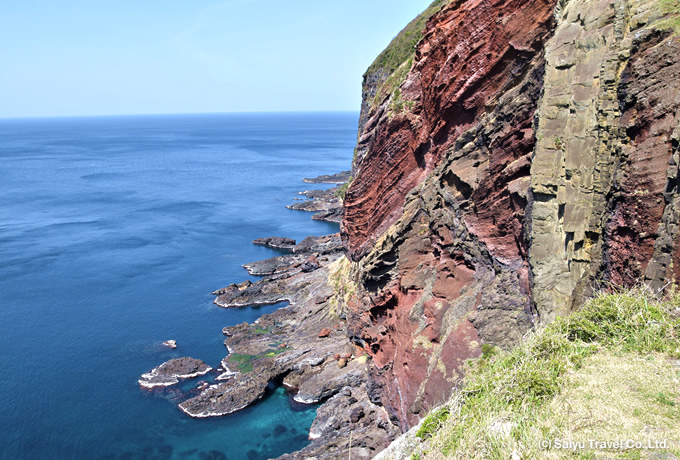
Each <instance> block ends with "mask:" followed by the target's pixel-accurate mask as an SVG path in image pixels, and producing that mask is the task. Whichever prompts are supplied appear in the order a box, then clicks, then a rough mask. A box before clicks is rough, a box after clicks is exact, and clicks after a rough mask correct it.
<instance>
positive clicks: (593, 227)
mask: <svg viewBox="0 0 680 460" xmlns="http://www.w3.org/2000/svg"><path fill="white" fill-rule="evenodd" d="M660 18H661V12H660V9H659V8H658V7H657V4H656V3H655V2H643V1H639V0H615V1H605V0H602V1H600V0H596V1H586V0H570V1H561V2H559V3H557V2H556V1H548V0H546V1H529V2H520V1H509V0H507V1H499V2H495V3H493V4H491V3H489V2H477V1H474V2H462V1H452V2H450V3H449V4H448V6H446V7H445V8H444V9H443V10H442V11H441V12H439V13H438V14H436V15H434V16H433V17H432V19H431V20H430V21H429V23H428V25H427V27H426V30H425V32H424V37H423V39H422V41H421V42H420V43H419V44H418V46H417V49H416V52H415V57H414V59H413V65H412V67H411V69H410V71H409V72H408V74H407V75H406V76H405V78H404V80H403V82H402V83H401V85H400V86H398V87H397V88H396V89H395V90H394V91H393V92H392V93H391V94H388V95H386V96H385V98H384V99H383V100H382V102H381V103H380V104H378V105H377V106H376V107H375V108H373V109H372V111H371V112H369V114H368V117H367V121H366V123H365V125H364V126H363V131H362V132H360V139H359V144H358V151H359V152H360V153H361V154H360V155H359V159H358V160H357V162H356V164H355V165H354V171H353V172H354V180H353V182H352V183H351V185H350V187H349V189H348V191H347V195H346V198H345V218H344V220H343V223H342V237H343V241H344V243H345V245H346V247H347V249H348V254H349V256H350V258H351V260H352V262H353V264H352V268H351V273H352V277H353V280H354V282H355V283H356V285H357V287H358V288H357V290H356V292H355V295H354V296H353V298H352V299H350V300H349V302H348V305H349V311H348V313H347V317H348V326H349V333H350V336H351V338H352V340H353V341H354V342H355V343H356V344H357V345H359V346H361V347H362V348H363V349H364V350H365V351H366V352H367V353H368V354H369V356H370V357H371V361H370V365H369V375H370V377H369V385H368V388H369V393H370V395H371V398H372V401H374V402H376V403H381V404H384V406H385V407H386V408H387V409H388V411H389V413H390V415H391V417H392V419H393V420H394V421H395V422H396V423H398V424H399V425H400V427H401V428H402V429H407V428H409V427H410V426H412V425H413V424H415V423H416V422H417V421H418V420H419V419H420V418H421V417H422V415H424V413H425V412H426V411H427V410H428V409H430V408H432V407H434V406H436V405H438V404H439V403H441V402H443V401H445V400H446V399H448V397H449V395H450V393H451V390H452V389H453V388H455V386H456V384H457V382H459V381H460V378H461V375H462V372H463V368H464V362H465V360H466V359H468V358H474V357H477V356H479V354H480V347H481V344H483V343H487V344H491V345H498V346H501V347H506V348H507V347H511V346H512V345H513V344H515V343H516V342H517V341H518V340H519V339H520V338H521V337H522V336H523V334H525V333H526V332H527V331H528V330H529V329H530V328H531V327H532V326H533V325H534V324H536V322H537V321H540V322H548V321H551V320H552V319H554V318H555V317H557V316H559V315H563V314H566V313H568V312H569V311H571V310H572V309H574V308H578V306H579V305H580V304H581V303H582V302H583V301H584V300H585V298H586V297H587V296H588V295H589V294H590V293H591V292H592V290H593V289H596V288H598V286H602V285H605V284H606V283H614V284H623V285H630V284H633V283H636V282H639V281H646V282H648V283H649V284H651V285H652V286H655V287H657V288H662V287H663V286H664V285H666V284H667V283H668V282H669V281H670V280H672V279H673V278H674V276H675V275H676V274H677V272H678V265H679V264H678V260H677V257H678V255H680V244H678V237H679V235H678V226H677V222H678V220H677V219H678V217H680V216H678V215H677V213H678V201H677V200H678V193H677V192H678V190H677V184H678V158H677V156H678V139H679V138H680V136H679V134H680V128H679V124H680V123H679V122H680V120H679V119H678V116H680V110H679V109H680V87H679V85H680V84H679V83H678V82H680V78H678V77H680V74H679V68H678V66H679V65H680V53H679V52H678V51H680V49H679V47H680V39H678V36H677V35H673V33H672V32H671V31H667V30H659V28H658V27H656V26H655V24H659V19H660ZM603 283H604V284H603Z"/></svg>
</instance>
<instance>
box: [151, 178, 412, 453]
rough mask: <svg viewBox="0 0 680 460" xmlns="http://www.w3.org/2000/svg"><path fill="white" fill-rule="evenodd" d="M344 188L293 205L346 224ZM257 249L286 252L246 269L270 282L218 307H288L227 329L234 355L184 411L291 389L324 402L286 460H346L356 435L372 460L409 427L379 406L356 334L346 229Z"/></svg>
mask: <svg viewBox="0 0 680 460" xmlns="http://www.w3.org/2000/svg"><path fill="white" fill-rule="evenodd" d="M345 176H348V172H345V173H341V174H340V175H333V176H320V177H318V178H312V179H308V178H305V179H304V182H307V183H335V184H337V182H333V181H334V180H340V179H344V180H346V178H347V177H345ZM337 188H338V187H337V186H336V187H332V188H329V189H326V190H314V191H305V192H301V193H302V194H304V195H305V196H307V198H308V199H307V200H305V201H301V202H299V205H298V203H295V205H298V206H295V205H293V206H287V207H288V208H289V209H296V210H306V211H311V212H315V213H316V214H315V215H314V217H317V218H320V219H322V220H329V221H331V222H339V220H340V219H341V218H342V207H341V206H342V202H341V200H340V199H339V198H338V197H337V196H336V189H337ZM319 215H321V216H320V217H319ZM328 216H330V218H327V217H328ZM253 244H258V245H263V246H268V247H271V248H273V249H277V250H279V251H281V252H284V254H283V255H280V256H276V257H272V258H270V259H265V260H261V261H257V262H252V263H246V264H243V267H244V268H245V269H246V270H247V271H248V272H249V273H250V274H251V275H256V276H260V277H262V278H261V279H259V280H257V281H255V282H251V281H244V282H242V283H234V284H231V285H229V286H227V287H225V288H222V289H218V290H215V291H214V292H213V295H215V300H214V303H215V304H216V305H218V306H220V307H222V308H240V307H246V306H261V305H272V304H276V303H279V302H283V301H286V302H288V303H289V305H287V306H284V307H281V308H279V309H277V310H275V311H274V312H272V313H269V314H265V315H262V316H261V317H259V318H258V319H257V320H255V321H254V322H253V323H250V324H249V323H242V324H239V325H237V326H231V327H225V328H224V329H223V333H224V335H225V336H226V338H225V341H224V344H225V347H226V348H227V351H228V353H229V354H228V355H227V356H226V357H225V358H224V359H223V360H222V362H221V363H220V366H219V367H218V368H217V369H215V372H216V373H217V377H216V378H215V382H214V383H211V384H206V385H205V386H203V387H199V388H197V390H198V394H195V393H192V395H193V396H192V397H190V398H189V399H186V400H184V401H182V402H181V403H179V404H178V406H179V409H180V410H181V411H182V412H183V413H185V414H186V415H188V416H190V417H193V418H208V417H219V416H225V415H229V414H233V413H235V412H237V411H240V410H242V409H245V408H246V407H249V406H251V405H252V404H255V403H257V402H258V401H259V400H261V399H262V397H263V396H264V395H265V392H266V391H267V389H268V388H271V385H272V383H274V384H275V385H276V386H283V387H284V388H285V389H286V391H287V392H288V394H289V397H290V398H291V399H292V400H293V401H295V402H296V403H298V404H319V403H320V405H319V407H318V409H317V416H316V418H315V419H314V422H313V424H312V426H311V428H310V431H309V434H308V439H309V440H310V441H311V443H310V444H308V445H307V446H306V447H305V448H304V449H302V450H300V451H297V452H293V453H289V454H284V455H283V456H281V457H279V458H280V459H289V458H298V457H297V456H299V455H304V456H305V457H309V456H314V457H316V458H319V459H331V458H337V457H338V455H339V454H340V453H341V452H342V453H344V454H346V452H347V451H348V449H349V448H350V445H349V444H348V440H349V438H350V433H351V436H352V437H353V439H354V441H353V442H352V446H353V447H352V455H353V456H354V457H355V458H372V457H373V456H375V455H376V454H377V453H378V452H379V451H380V450H382V448H384V447H386V446H387V445H389V443H390V442H391V441H392V440H393V439H395V438H396V437H397V436H398V435H399V434H400V430H399V428H398V427H397V426H396V425H394V424H393V423H392V422H391V421H390V417H389V415H388V413H387V411H386V410H385V409H384V408H383V407H382V406H381V405H380V401H375V400H372V398H371V389H370V388H369V386H368V368H367V359H368V356H367V355H366V354H365V352H364V350H363V349H362V348H360V347H357V346H355V345H353V344H352V343H351V342H350V339H349V336H348V334H347V326H346V316H345V311H346V309H345V306H346V303H347V301H348V300H349V297H351V291H352V282H351V276H350V274H349V263H348V261H347V259H346V258H345V255H344V247H343V245H342V242H341V241H340V235H339V233H335V234H331V235H325V236H320V237H308V238H305V239H304V240H302V241H301V242H300V243H297V244H296V242H295V241H294V240H290V239H287V238H280V237H266V238H259V239H256V240H254V241H253ZM165 364H166V363H164V364H163V365H161V366H159V367H157V368H155V369H153V370H152V371H150V372H149V373H148V374H152V373H154V372H156V370H157V369H159V368H160V367H162V366H164V365H165ZM148 374H145V375H148ZM141 384H142V381H141V380H140V385H141ZM169 385H174V383H170V384H169Z"/></svg>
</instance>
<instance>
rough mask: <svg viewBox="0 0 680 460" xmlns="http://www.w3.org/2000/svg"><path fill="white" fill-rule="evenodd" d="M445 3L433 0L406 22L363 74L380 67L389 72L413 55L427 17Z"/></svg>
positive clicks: (445, 0)
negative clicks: (411, 19)
mask: <svg viewBox="0 0 680 460" xmlns="http://www.w3.org/2000/svg"><path fill="white" fill-rule="evenodd" d="M447 3H448V0H435V1H434V2H432V4H430V6H428V7H427V9H426V10H425V11H423V12H422V13H421V14H419V15H418V17H416V18H415V19H414V20H413V21H411V22H410V23H408V25H407V26H406V27H404V29H403V30H402V31H401V32H399V34H398V35H397V36H396V37H394V39H392V41H391V42H390V44H389V45H388V46H387V48H385V49H384V50H383V52H382V53H380V54H379V55H378V57H377V58H376V59H375V61H373V63H372V64H371V65H370V66H369V67H368V70H366V73H365V74H364V76H366V75H368V74H372V73H375V72H377V71H379V70H381V69H382V70H384V71H387V72H388V73H390V74H391V73H392V72H394V71H395V70H396V69H397V67H399V66H400V65H401V64H402V63H404V62H405V61H407V60H408V59H409V58H411V57H413V55H414V54H415V46H416V44H417V43H418V42H419V41H420V39H421V38H423V30H424V29H425V24H426V23H427V21H428V19H430V17H432V15H434V14H435V13H437V12H438V11H439V10H440V9H441V8H442V6H444V5H445V4H447Z"/></svg>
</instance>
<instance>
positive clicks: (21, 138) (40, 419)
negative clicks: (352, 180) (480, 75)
mask: <svg viewBox="0 0 680 460" xmlns="http://www.w3.org/2000/svg"><path fill="white" fill-rule="evenodd" d="M357 119H358V115H357V114H354V113H307V114H238V115H236V114H233V115H232V114H228V115H226V114H225V115H173V116H131V117H92V118H55V119H17V120H0V356H1V360H0V408H1V409H0V458H7V459H10V458H12V459H14V458H16V459H18V458H22V459H43V458H59V459H85V458H88V459H89V458H110V459H114V458H116V459H118V458H120V459H123V458H126V459H137V458H140V459H141V458H144V459H152V458H158V459H161V458H173V459H182V458H200V459H204V458H215V459H217V458H224V457H223V456H222V455H226V457H227V458H229V459H230V460H240V459H266V458H270V457H276V456H278V455H281V454H283V453H285V452H291V451H294V450H297V449H300V448H302V447H304V446H305V445H306V444H307V443H308V441H307V434H308V430H309V427H310V426H311V423H312V420H313V419H314V416H315V413H316V407H313V406H311V407H310V406H306V407H305V406H303V407H301V406H296V405H294V404H293V403H292V402H291V400H290V398H289V396H288V395H287V394H286V393H285V391H284V390H283V389H281V388H278V389H272V391H270V393H269V394H268V396H267V397H266V398H265V399H264V400H262V401H261V402H259V403H258V404H256V405H254V406H252V407H250V408H248V409H245V410H243V411H241V412H239V413H236V414H234V415H231V416H228V417H222V418H213V419H203V420H195V419H191V418H189V417H188V416H186V415H184V414H183V413H182V412H181V411H180V410H179V409H178V408H177V402H178V399H177V398H181V395H180V394H179V393H180V392H179V391H164V392H157V393H150V392H146V391H142V390H141V389H140V388H139V386H138V384H137V379H138V377H139V375H140V374H141V373H144V372H146V371H148V370H150V369H151V368H153V367H155V366H157V365H159V364H161V363H162V362H164V361H166V360H168V359H171V358H174V357H180V356H191V357H194V358H199V359H202V360H204V361H206V362H207V363H208V364H209V365H211V366H212V367H217V366H218V365H219V363H220V360H221V359H222V358H223V357H224V356H225V355H226V353H227V352H226V349H225V347H224V345H223V340H224V336H223V335H222V332H221V331H222V328H223V327H224V326H228V325H234V324H238V323H241V322H243V321H248V322H252V321H254V320H255V319H257V317H258V316H260V315H262V314H264V313H267V312H269V311H272V310H273V309H275V308H278V307H277V306H269V307H262V308H242V309H232V310H225V309H220V308H218V307H216V306H215V305H213V303H212V300H213V296H212V295H211V294H210V293H211V292H212V291H213V290H215V289H218V288H221V287H224V286H226V285H228V284H229V283H232V282H240V281H243V280H244V279H247V278H249V276H248V273H247V272H246V271H245V270H244V269H243V268H241V264H243V263H246V262H251V261H255V260H260V259H264V258H267V257H272V256H275V255H277V252H276V251H275V250H272V249H268V248H264V247H260V246H254V245H252V244H251V240H253V239H254V238H258V237H266V236H286V237H291V238H296V239H298V240H300V239H302V238H304V237H305V236H308V235H323V234H327V233H332V232H336V231H338V226H337V225H336V224H331V223H324V222H317V221H312V220H311V219H310V217H311V214H309V213H305V212H301V211H291V210H288V209H286V208H285V206H286V205H288V204H290V203H293V202H294V199H295V198H296V197H297V196H298V195H297V192H299V191H301V190H305V189H309V188H316V187H324V186H322V185H317V186H314V185H309V184H304V183H302V181H301V179H302V178H303V177H313V176H317V175H320V174H329V173H336V172H339V171H342V170H345V169H348V168H349V165H350V161H351V158H352V150H353V147H354V143H355V141H356V125H357ZM250 279H253V278H252V277H250ZM168 339H175V340H177V343H178V348H177V349H176V350H170V349H167V348H165V347H162V346H161V345H160V343H161V342H162V341H164V340H168ZM200 380H201V378H199V379H196V380H193V381H191V380H190V381H188V382H189V384H185V385H182V386H181V387H180V388H181V389H182V390H185V391H186V390H189V389H190V388H192V387H193V386H194V385H195V384H196V383H197V382H198V381H200Z"/></svg>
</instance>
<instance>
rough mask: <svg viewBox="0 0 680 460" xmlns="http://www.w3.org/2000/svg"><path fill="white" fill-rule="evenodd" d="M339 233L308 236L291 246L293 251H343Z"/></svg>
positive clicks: (329, 252)
mask: <svg viewBox="0 0 680 460" xmlns="http://www.w3.org/2000/svg"><path fill="white" fill-rule="evenodd" d="M344 250H345V247H344V246H343V245H342V240H341V239H340V234H339V233H334V234H332V235H325V236H308V237H307V238H305V239H304V240H302V241H300V242H299V243H298V244H297V246H295V247H294V248H293V253H295V254H299V253H317V254H322V255H323V254H334V253H338V252H341V251H344Z"/></svg>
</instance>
